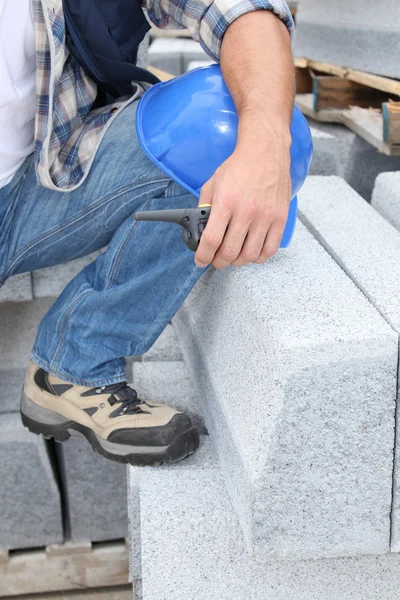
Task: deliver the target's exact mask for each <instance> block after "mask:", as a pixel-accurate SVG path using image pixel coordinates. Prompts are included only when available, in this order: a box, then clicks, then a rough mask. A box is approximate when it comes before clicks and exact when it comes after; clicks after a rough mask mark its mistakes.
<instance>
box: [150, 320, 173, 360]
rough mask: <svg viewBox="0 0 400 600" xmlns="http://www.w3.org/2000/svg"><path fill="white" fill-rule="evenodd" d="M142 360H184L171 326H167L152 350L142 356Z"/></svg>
mask: <svg viewBox="0 0 400 600" xmlns="http://www.w3.org/2000/svg"><path fill="white" fill-rule="evenodd" d="M142 360H157V361H160V360H172V361H176V360H183V358H182V351H181V349H180V346H179V343H178V339H177V337H176V334H175V332H174V328H173V327H172V325H171V324H168V325H167V326H166V328H165V329H164V331H163V332H162V334H161V335H160V337H159V338H158V339H157V340H156V341H155V342H154V344H153V345H152V347H151V348H150V350H149V351H148V352H146V353H145V354H143V355H142Z"/></svg>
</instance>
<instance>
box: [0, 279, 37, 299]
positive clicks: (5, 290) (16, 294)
mask: <svg viewBox="0 0 400 600" xmlns="http://www.w3.org/2000/svg"><path fill="white" fill-rule="evenodd" d="M32 297H33V296H32V281H31V274H30V273H21V274H20V275H14V276H13V277H10V279H8V280H7V281H6V282H5V284H4V285H3V286H2V287H1V288H0V302H22V301H24V300H32Z"/></svg>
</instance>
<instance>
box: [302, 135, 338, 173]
mask: <svg viewBox="0 0 400 600" xmlns="http://www.w3.org/2000/svg"><path fill="white" fill-rule="evenodd" d="M310 131H311V135H312V139H313V145H314V155H313V160H312V163H311V169H310V174H311V175H339V174H340V173H341V166H342V163H341V160H340V145H339V141H338V139H337V138H336V137H335V136H333V135H331V134H330V133H328V132H325V131H322V130H321V129H316V128H315V127H310Z"/></svg>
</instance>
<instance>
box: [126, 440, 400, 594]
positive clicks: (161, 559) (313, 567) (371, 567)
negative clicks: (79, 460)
mask: <svg viewBox="0 0 400 600" xmlns="http://www.w3.org/2000/svg"><path fill="white" fill-rule="evenodd" d="M130 512H131V513H132V519H133V520H132V529H131V547H132V571H131V572H132V576H133V578H134V580H135V590H136V591H137V592H138V591H139V593H137V594H136V595H135V596H134V597H135V600H139V598H140V600H142V599H143V600H332V599H333V598H334V599H335V600H336V599H337V600H398V590H399V586H400V557H399V556H398V555H397V556H396V555H386V556H371V557H355V558H347V559H340V558H336V559H322V560H318V561H314V560H309V561H289V560H276V561H266V562H263V563H257V562H255V561H254V560H252V558H251V557H250V556H249V555H248V554H247V553H246V547H245V542H244V539H243V535H242V532H241V529H240V526H239V524H238V521H237V519H236V517H235V514H234V511H233V510H232V504H231V502H230V499H229V497H228V494H227V491H226V488H225V484H224V480H223V476H222V473H221V471H220V468H219V466H218V461H217V460H216V457H215V455H214V452H213V449H212V447H211V444H210V440H209V439H207V438H205V439H204V440H203V442H202V447H201V448H200V450H199V451H198V452H197V453H195V454H194V455H193V456H192V457H190V458H188V459H187V460H185V461H184V462H182V463H179V464H177V465H170V466H169V467H167V468H164V467H159V468H155V469H149V468H145V469H130ZM138 521H139V522H140V523H141V528H138V527H137V523H138Z"/></svg>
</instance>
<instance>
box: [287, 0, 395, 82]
mask: <svg viewBox="0 0 400 600" xmlns="http://www.w3.org/2000/svg"><path fill="white" fill-rule="evenodd" d="M377 10H378V13H377ZM377 14H378V18H377ZM296 25H297V27H296V34H295V38H294V52H295V55H296V56H305V57H307V58H312V59H314V60H320V61H324V62H329V63H333V64H337V65H343V66H345V67H351V68H353V69H360V70H362V71H368V72H370V73H378V74H380V75H386V76H387V77H395V78H400V65H399V61H398V60H397V57H398V55H399V53H400V4H399V2H397V0H390V1H388V2H385V3H382V4H378V5H377V3H376V2H374V1H373V0H353V2H348V1H347V0H338V1H337V2H335V3H332V2H330V1H329V0H302V2H300V4H299V9H298V12H297V15H296Z"/></svg>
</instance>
